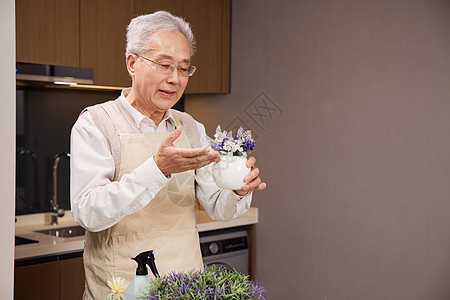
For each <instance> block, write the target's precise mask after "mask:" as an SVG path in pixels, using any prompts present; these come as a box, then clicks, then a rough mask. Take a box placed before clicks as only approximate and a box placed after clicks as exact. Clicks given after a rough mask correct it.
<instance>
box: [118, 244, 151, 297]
mask: <svg viewBox="0 0 450 300" xmlns="http://www.w3.org/2000/svg"><path fill="white" fill-rule="evenodd" d="M131 259H133V260H134V261H136V262H137V264H138V267H137V269H136V276H135V277H134V278H133V280H132V281H131V282H130V284H129V285H128V288H127V290H126V291H125V297H126V298H127V300H137V299H138V297H142V296H143V293H144V292H145V289H146V288H147V287H148V286H149V285H150V282H151V281H150V277H149V276H148V270H147V266H146V265H147V264H148V265H149V266H150V269H151V270H152V273H153V275H155V277H156V276H159V275H158V270H156V265H155V254H154V251H153V250H149V251H144V252H142V253H139V254H138V255H137V256H136V257H134V258H131Z"/></svg>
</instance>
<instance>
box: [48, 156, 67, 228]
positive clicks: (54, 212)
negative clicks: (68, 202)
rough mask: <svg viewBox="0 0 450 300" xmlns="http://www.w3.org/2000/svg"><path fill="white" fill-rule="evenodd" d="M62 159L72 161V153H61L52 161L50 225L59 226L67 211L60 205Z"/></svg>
mask: <svg viewBox="0 0 450 300" xmlns="http://www.w3.org/2000/svg"><path fill="white" fill-rule="evenodd" d="M61 157H67V158H68V159H70V153H68V152H60V153H57V154H56V155H55V157H53V161H52V196H51V198H50V212H51V215H50V224H51V225H58V217H60V218H61V217H64V214H65V211H64V209H62V208H59V205H58V193H57V190H58V164H59V160H60V159H61Z"/></svg>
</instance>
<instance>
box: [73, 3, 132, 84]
mask: <svg viewBox="0 0 450 300" xmlns="http://www.w3.org/2000/svg"><path fill="white" fill-rule="evenodd" d="M132 17H133V2H132V1H129V0H96V1H92V0H81V1H80V43H81V45H80V66H81V67H84V68H92V69H94V82H95V83H96V84H102V85H113V86H130V85H131V79H130V76H129V75H128V72H127V68H126V62H125V46H126V27H127V25H128V23H129V22H130V20H131V19H132Z"/></svg>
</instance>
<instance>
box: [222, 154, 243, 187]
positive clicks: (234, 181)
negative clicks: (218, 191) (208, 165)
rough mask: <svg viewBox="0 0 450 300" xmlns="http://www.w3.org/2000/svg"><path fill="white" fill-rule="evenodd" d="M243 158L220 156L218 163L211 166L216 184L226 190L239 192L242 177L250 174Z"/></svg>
mask: <svg viewBox="0 0 450 300" xmlns="http://www.w3.org/2000/svg"><path fill="white" fill-rule="evenodd" d="M246 162H247V158H246V157H243V156H228V155H221V156H220V161H219V162H217V163H215V164H214V166H213V178H214V181H215V182H216V184H217V185H218V186H219V187H220V188H222V189H227V190H239V189H241V188H242V186H243V185H244V183H245V182H244V177H245V175H247V174H248V173H249V172H250V168H247V166H246V165H245V163H246Z"/></svg>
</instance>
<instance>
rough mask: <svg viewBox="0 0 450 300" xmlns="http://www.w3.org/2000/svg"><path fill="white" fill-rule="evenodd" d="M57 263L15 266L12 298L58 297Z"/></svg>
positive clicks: (38, 299)
mask: <svg viewBox="0 0 450 300" xmlns="http://www.w3.org/2000/svg"><path fill="white" fill-rule="evenodd" d="M58 264H59V263H58V262H56V261H54V262H47V263H42V264H36V265H31V266H25V267H17V268H15V270H14V299H15V300H28V299H35V300H40V299H42V300H48V299H59V287H60V285H59V265H58Z"/></svg>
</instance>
